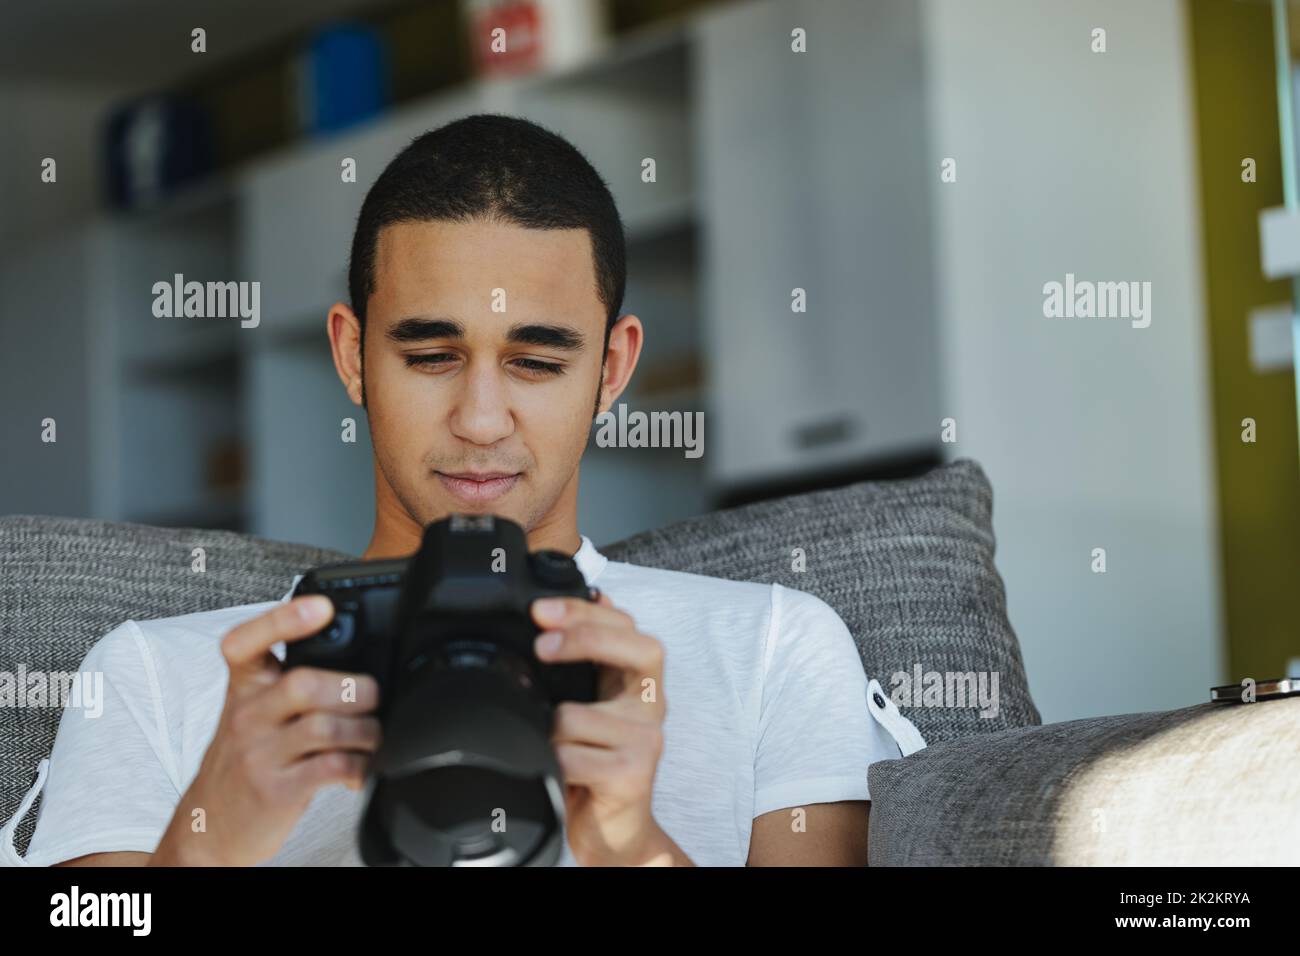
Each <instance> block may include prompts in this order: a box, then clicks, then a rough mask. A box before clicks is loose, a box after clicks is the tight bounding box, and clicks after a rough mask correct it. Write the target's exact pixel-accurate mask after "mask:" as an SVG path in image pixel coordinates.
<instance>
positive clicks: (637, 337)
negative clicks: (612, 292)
mask: <svg viewBox="0 0 1300 956" xmlns="http://www.w3.org/2000/svg"><path fill="white" fill-rule="evenodd" d="M644 335H645V329H644V328H642V326H641V320H640V319H638V318H637V317H636V316H635V315H633V314H632V313H630V312H629V313H627V314H626V315H620V316H619V317H618V321H617V322H615V323H614V325H613V327H612V328H611V329H610V330H609V347H608V348H607V349H606V350H605V361H604V363H603V364H602V365H601V369H600V376H601V377H600V395H599V396H598V398H597V401H596V414H597V415H599V414H601V413H602V412H607V411H609V409H610V407H611V406H612V405H613V404H614V403H615V402H616V401H618V397H619V396H620V395H622V394H623V391H624V390H625V389H626V388H627V385H628V382H630V381H631V380H632V373H633V372H634V371H636V363H637V359H639V358H640V357H641V345H642V344H643V342H644Z"/></svg>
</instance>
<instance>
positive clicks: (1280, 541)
mask: <svg viewBox="0 0 1300 956" xmlns="http://www.w3.org/2000/svg"><path fill="white" fill-rule="evenodd" d="M1297 23H1300V4H1296V9H1290V8H1289V6H1288V4H1287V3H1286V2H1285V0H1276V2H1269V0H1141V2H1132V0H1074V2H1065V0H732V2H707V0H694V2H692V0H532V2H521V0H509V2H497V0H401V2H365V0H278V2H276V3H274V4H267V3H262V2H253V0H221V2H217V0H189V2H187V3H185V4H177V3H172V2H166V0H116V2H114V3H113V4H111V5H109V4H85V3H81V2H77V0H42V2H39V3H34V2H33V3H6V4H5V5H4V9H3V12H2V13H0V130H2V131H3V148H0V182H3V184H4V188H3V192H2V193H0V345H2V346H3V347H2V348H0V403H2V405H3V415H2V416H0V448H2V449H3V451H2V452H0V455H2V456H3V457H2V462H0V511H3V512H4V513H40V514H63V515H74V516H89V517H98V518H106V519H111V520H118V521H132V522H145V523H151V524H160V525H176V526H196V527H204V528H230V529H236V530H241V531H247V532H252V533H255V534H258V535H263V536H266V537H271V538H280V539H286V540H292V541H298V542H307V543H312V544H318V545H324V546H330V547H335V548H340V549H342V550H345V551H348V552H351V553H359V552H360V551H361V550H362V549H363V548H364V547H365V544H366V542H367V540H368V537H369V534H370V530H371V526H372V522H373V478H372V466H371V458H370V448H369V445H368V443H367V438H366V435H365V418H364V414H360V410H359V409H357V408H356V407H354V406H352V405H351V404H350V403H349V402H348V401H347V399H346V396H345V394H344V392H343V389H342V387H341V386H340V384H339V382H338V381H337V379H336V376H335V373H334V370H333V367H332V365H331V362H330V360H329V350H328V343H327V340H326V337H325V324H324V323H325V309H326V308H327V307H328V306H329V304H330V303H331V302H333V301H334V300H335V299H338V298H344V299H346V282H345V276H346V266H347V255H348V247H349V244H350V240H351V233H352V226H353V223H354V220H355V216H356V213H357V210H358V209H359V207H360V204H361V201H362V199H363V197H364V194H365V190H366V189H367V188H368V186H369V184H370V183H371V182H372V181H373V180H374V178H375V177H376V176H377V175H378V174H379V172H380V171H381V170H382V168H383V166H384V164H385V163H386V162H387V161H388V160H389V159H390V158H391V157H392V156H393V155H394V154H395V153H396V152H397V151H398V150H399V149H400V148H401V147H402V146H404V145H405V144H406V143H407V142H408V141H409V140H410V139H411V138H412V137H414V136H416V135H418V134H419V133H421V132H423V131H425V130H427V129H430V128H433V127H435V126H437V125H440V124H442V123H444V122H447V121H449V120H451V119H454V118H457V117H459V116H462V115H465V114H467V113H472V112H480V111H494V112H504V113H511V114H516V115H522V116H527V117H529V118H532V119H534V120H536V121H538V122H540V123H543V124H544V125H547V126H549V127H551V128H552V129H555V130H556V131H558V132H560V133H562V134H563V135H564V136H566V137H568V138H569V139H570V140H571V141H572V142H574V143H575V144H576V145H577V146H578V147H579V148H580V149H582V150H583V151H584V152H585V153H586V155H587V156H588V158H589V159H591V161H592V162H593V163H594V165H595V166H596V167H597V168H598V169H599V171H600V172H601V174H602V175H603V176H604V177H605V179H606V180H607V181H608V182H609V183H610V186H611V188H612V190H613V192H614V194H615V198H616V200H617V201H618V203H619V206H620V210H621V212H622V214H623V217H624V220H625V223H626V227H627V237H628V243H629V246H628V249H629V284H628V293H627V299H626V302H625V310H626V311H630V312H635V313H637V314H638V315H640V316H641V317H642V319H643V321H644V322H645V324H646V328H647V333H648V340H647V346H646V351H645V354H644V356H643V359H642V365H641V368H640V369H639V371H638V374H637V378H636V380H635V381H634V383H633V387H632V390H631V392H630V393H629V394H628V396H626V398H625V401H626V402H627V403H628V405H629V407H630V408H633V409H636V408H644V409H648V410H674V409H675V410H681V411H695V410H699V411H703V412H704V413H705V445H704V448H705V452H704V455H703V457H701V458H697V459H688V458H686V457H685V456H684V454H683V452H682V450H681V449H637V450H629V449H617V450H615V449H606V448H600V447H598V446H596V444H595V442H594V441H593V442H592V446H591V448H590V450H589V452H588V454H587V457H586V458H585V459H584V463H583V472H582V474H583V480H582V511H581V516H580V529H581V530H582V531H583V532H585V533H586V534H588V535H589V536H590V537H591V538H592V539H593V540H594V541H595V542H596V544H597V545H598V546H599V545H601V544H606V543H610V542H612V541H615V540H618V539H619V538H622V537H625V536H627V535H629V534H632V533H634V532H637V531H640V530H643V529H647V528H653V527H657V526H660V525H663V524H667V523H669V522H671V521H674V520H676V519H679V518H682V517H686V516H689V515H692V514H697V513H700V512H704V511H707V510H710V509H714V508H719V507H726V506H729V505H733V504H737V503H741V502H746V501H753V500H759V499H762V498H766V497H771V496H774V495H780V494H786V493H790V492H793V491H800V490H805V489H811V488H818V487H831V486H834V485H837V484H843V483H846V482H848V481H855V480H862V479H867V478H888V477H899V476H905V475H910V474H917V473H920V472H923V471H925V470H927V469H928V468H931V467H933V466H934V465H936V464H938V463H940V462H944V461H949V460H952V459H954V458H959V457H969V458H973V459H975V460H976V461H978V462H979V463H980V464H981V465H982V466H983V468H984V469H985V471H986V472H987V474H988V475H989V477H990V479H991V481H992V484H993V487H994V493H995V498H994V527H995V531H996V534H997V542H998V551H997V563H998V567H999V570H1000V572H1001V573H1002V576H1003V578H1004V580H1005V582H1006V586H1007V594H1008V604H1009V612H1010V618H1011V622H1012V624H1013V626H1014V627H1015V630H1016V632H1017V634H1018V635H1019V638H1020V641H1021V646H1022V648H1023V652H1024V656H1025V662H1026V667H1027V670H1028V674H1029V679H1030V684H1031V690H1032V692H1033V695H1034V698H1035V700H1036V701H1037V702H1038V705H1039V707H1040V709H1041V711H1042V713H1043V718H1044V720H1046V721H1056V720H1062V719H1069V718H1073V717H1082V716H1086V715H1093V714H1103V713H1120V712H1131V711H1139V710H1161V709H1166V708H1173V707H1178V706H1183V705H1185V704H1188V703H1192V702H1195V701H1199V700H1204V699H1205V698H1206V696H1207V693H1208V691H1207V688H1208V687H1209V686H1210V685H1211V684H1216V683H1225V682H1229V681H1232V682H1235V681H1237V680H1239V679H1240V678H1241V677H1243V676H1253V677H1255V678H1265V677H1273V676H1278V675H1280V674H1283V673H1284V672H1289V673H1291V674H1297V673H1298V672H1300V631H1298V629H1297V624H1296V622H1297V619H1300V613H1298V612H1300V608H1297V606H1296V598H1295V593H1296V587H1295V584H1296V574H1297V571H1298V570H1300V473H1298V470H1297V464H1298V462H1300V450H1298V448H1297V423H1296V387H1295V376H1294V371H1293V368H1294V361H1293V354H1294V352H1293V342H1292V332H1293V322H1294V320H1293V316H1294V314H1295V312H1294V308H1293V295H1292V291H1293V290H1292V285H1291V279H1290V278H1289V276H1291V275H1293V274H1294V273H1296V272H1300V239H1297V238H1296V237H1300V225H1297V222H1296V214H1295V210H1296V208H1297V201H1296V195H1295V192H1296V187H1295V183H1296V175H1295V170H1296V158H1295V148H1294V132H1293V127H1294V123H1293V121H1292V119H1291V117H1292V116H1293V115H1294V109H1295V106H1294V100H1295V98H1294V96H1293V94H1292V89H1293V87H1294V85H1295V81H1294V79H1293V78H1294V77H1295V76H1296V74H1295V72H1294V71H1293V69H1292V66H1291V61H1290V50H1291V45H1292V41H1291V30H1292V29H1293V28H1294V27H1295V25H1296V24H1297ZM494 28H500V29H502V30H503V31H504V33H503V34H498V36H504V37H505V43H506V48H505V50H504V51H502V50H501V49H499V48H498V49H496V50H493V48H492V41H493V32H492V31H493V29H494ZM796 30H803V31H805V33H804V36H805V37H806V52H802V53H796V52H795V50H794V49H792V46H794V47H797V46H798V44H799V42H800V39H799V37H798V36H797V35H795V34H793V33H792V31H796ZM1298 48H1300V45H1298ZM1283 143H1285V144H1286V146H1285V149H1284V148H1283V146H1282V144H1283ZM647 157H651V158H653V159H654V160H655V170H656V175H655V181H654V182H653V183H646V182H643V180H642V175H641V174H642V168H643V165H642V163H643V160H644V159H645V158H647ZM348 160H351V161H353V162H354V164H355V170H356V176H355V179H356V181H355V182H347V181H345V178H344V176H343V175H342V171H343V170H344V168H345V166H346V165H347V161H348ZM1269 210H1280V211H1279V212H1272V213H1269V216H1271V217H1272V219H1270V220H1269V221H1270V222H1271V223H1272V224H1273V225H1272V226H1271V227H1270V228H1274V229H1275V234H1276V247H1275V248H1273V249H1262V248H1261V240H1260V235H1261V232H1260V229H1261V227H1260V222H1261V214H1262V213H1265V212H1266V211H1269ZM1265 218H1268V217H1265ZM1270 235H1272V234H1270ZM1269 256H1271V258H1272V259H1273V260H1275V261H1274V262H1273V264H1272V265H1271V266H1270V270H1269V273H1268V275H1267V276H1266V273H1265V270H1264V268H1263V266H1262V261H1263V258H1266V257H1269ZM1288 257H1290V258H1288ZM1290 259H1295V260H1297V261H1296V263H1295V265H1294V267H1292V266H1291V265H1290V264H1289V263H1290ZM176 273H181V274H183V275H184V276H185V279H186V280H187V281H190V280H198V281H204V282H206V281H251V280H256V281H258V282H260V284H261V300H260V307H261V318H260V324H259V325H258V327H257V328H243V327H241V324H240V323H239V321H237V320H232V319H219V318H207V319H198V318H190V319H158V318H155V317H154V316H153V315H152V311H151V309H152V303H153V299H154V294H153V291H152V288H153V285H154V283H155V282H158V281H171V279H172V277H173V275H174V274H176ZM1067 274H1073V275H1074V276H1076V277H1077V278H1078V279H1080V280H1089V281H1098V282H1100V281H1114V282H1130V281H1135V282H1139V283H1141V282H1149V283H1151V302H1150V305H1151V324H1150V326H1149V327H1148V328H1143V329H1138V328H1133V327H1132V325H1131V323H1130V322H1129V321H1128V320H1126V319H1049V318H1046V317H1045V316H1044V311H1043V304H1044V285H1045V283H1049V282H1065V281H1066V276H1067ZM1269 276H1272V278H1270V277H1269ZM796 288H802V289H805V290H807V302H806V311H802V312H796V311H792V308H791V295H792V290H794V289H796ZM1298 327H1300V326H1298ZM347 417H353V418H356V419H357V425H358V440H357V442H356V443H345V442H343V441H340V432H341V422H342V421H343V419H345V418H347ZM47 419H53V420H54V422H55V424H56V428H57V441H56V442H48V441H42V440H41V436H42V433H43V431H45V430H46V428H47V426H46V424H45V422H46V420H47ZM1247 419H1249V420H1250V422H1251V424H1250V425H1247V423H1246V421H1245V420H1247ZM1095 548H1104V549H1105V550H1106V572H1105V573H1095V572H1094V570H1093V566H1094V553H1093V551H1094V549H1095Z"/></svg>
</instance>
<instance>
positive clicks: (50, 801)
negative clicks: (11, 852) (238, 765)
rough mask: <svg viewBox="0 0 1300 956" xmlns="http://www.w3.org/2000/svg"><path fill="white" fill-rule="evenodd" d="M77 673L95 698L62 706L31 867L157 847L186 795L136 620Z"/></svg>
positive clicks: (100, 645) (104, 641) (106, 640)
mask: <svg viewBox="0 0 1300 956" xmlns="http://www.w3.org/2000/svg"><path fill="white" fill-rule="evenodd" d="M79 670H80V672H81V673H82V674H89V675H90V678H89V680H87V678H84V677H83V678H81V679H82V680H83V682H85V683H84V685H83V686H88V687H90V688H93V689H94V690H95V691H97V693H96V694H94V696H96V697H97V698H98V699H97V700H91V699H90V696H91V695H83V699H82V702H81V704H80V706H77V707H74V706H72V705H71V704H69V705H67V706H65V707H64V709H63V714H62V716H61V717H60V720H59V730H58V734H57V736H56V737H55V740H54V749H53V751H52V752H51V754H50V760H49V765H48V768H47V770H46V776H45V786H44V789H43V791H42V792H41V804H40V815H39V816H38V817H37V821H36V829H35V831H34V833H33V835H32V839H31V843H30V844H29V846H28V848H27V854H26V857H25V858H23V860H22V862H24V863H25V864H27V865H28V866H49V865H51V864H53V863H59V862H62V861H64V860H70V859H73V858H75V857H78V856H84V855H85V854H88V853H109V852H113V851H126V850H139V851H142V852H146V853H152V852H153V850H154V849H155V848H156V847H157V845H158V841H159V840H161V839H162V834H163V832H164V831H165V830H166V828H167V825H168V823H169V822H170V821H171V817H172V814H173V812H174V811H175V808H176V805H177V803H178V802H179V801H180V796H181V794H180V792H179V789H178V779H177V772H176V759H175V756H174V754H173V753H172V750H171V745H170V741H169V740H168V737H167V731H166V726H167V724H166V721H165V719H164V715H163V702H162V696H161V688H160V687H159V683H158V675H157V670H156V667H155V665H154V659H153V656H152V655H151V654H150V651H149V646H148V643H147V641H146V639H145V636H144V634H143V633H142V632H141V630H140V628H139V627H138V626H137V625H136V624H135V622H133V621H127V622H126V623H125V624H122V625H121V626H119V627H117V628H114V629H113V630H112V631H110V632H109V633H108V634H106V635H105V636H104V637H103V638H101V639H100V640H99V641H98V642H97V643H96V644H95V645H94V646H93V647H92V648H91V649H90V651H89V652H88V653H87V654H86V657H85V659H84V660H83V661H82V663H81V667H80V669H79ZM101 675H102V676H101ZM101 680H102V684H101V683H100V682H101ZM97 685H98V686H97Z"/></svg>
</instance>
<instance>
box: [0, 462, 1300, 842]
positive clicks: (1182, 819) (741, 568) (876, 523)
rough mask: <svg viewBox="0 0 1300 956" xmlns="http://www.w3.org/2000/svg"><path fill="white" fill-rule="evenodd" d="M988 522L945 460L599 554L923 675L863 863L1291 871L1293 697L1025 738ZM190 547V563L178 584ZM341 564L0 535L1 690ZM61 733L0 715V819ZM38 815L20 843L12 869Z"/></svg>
mask: <svg viewBox="0 0 1300 956" xmlns="http://www.w3.org/2000/svg"><path fill="white" fill-rule="evenodd" d="M992 506H993V496H992V489H991V488H990V486H989V483H988V480H987V478H986V477H985V475H984V473H983V471H982V470H981V469H980V467H979V466H978V465H977V464H976V463H974V462H972V461H969V460H959V461H956V462H953V463H952V464H949V465H946V466H943V467H941V468H937V469H935V470H934V471H932V472H930V473H929V474H927V475H924V476H922V477H919V478H912V479H906V480H901V481H882V482H862V483H858V484H854V485H849V486H846V487H843V488H838V489H834V490H830V491H821V492H814V493H810V494H803V495H795V496H790V497H787V498H782V499H778V500H774V501H765V502H760V503H758V504H752V505H747V506H744V507H740V508H734V509H730V510H727V511H721V512H715V513H711V514H708V515H703V516H700V517H697V518H693V519H690V520H687V521H683V522H680V523H678V524H675V525H672V526H671V527H668V528H664V529H661V530H656V531H651V532H646V533H644V534H640V535H637V536H635V537H633V538H630V539H628V540H625V541H622V542H619V543H617V544H613V545H608V546H605V547H602V549H601V550H602V551H603V552H604V553H605V554H607V555H608V556H609V557H610V558H611V559H614V560H620V561H631V562H634V563H639V564H646V565H653V566H658V567H666V568H674V569H679V570H685V571H692V572H695V573H699V574H710V575H716V576H719V577H726V578H733V579H737V580H750V581H762V582H773V581H775V582H779V583H781V584H783V585H787V586H790V587H795V588H799V589H801V590H805V591H809V592H812V593H813V594H816V595H818V596H819V597H821V598H822V599H823V600H825V601H826V602H827V603H828V604H830V605H831V606H832V607H833V608H835V609H836V611H838V612H839V614H840V616H841V617H842V618H843V619H844V620H845V623H846V624H847V625H848V627H849V629H850V631H851V632H852V633H853V635H854V637H855V639H856V641H857V644H858V650H859V653H860V655H861V658H862V662H863V666H864V668H865V669H866V671H867V673H868V674H869V675H870V676H874V677H876V678H877V679H878V680H879V681H880V683H881V684H882V685H883V687H884V688H885V689H886V691H889V690H891V688H893V687H895V686H896V684H899V683H900V681H898V680H896V679H895V677H894V675H901V674H907V675H909V677H912V676H921V677H922V682H921V683H922V687H924V688H927V693H925V694H918V697H917V699H914V700H913V701H911V702H910V703H909V702H907V701H901V702H900V708H901V710H902V712H903V714H904V716H906V717H908V719H910V720H911V721H912V723H913V724H915V725H916V727H917V728H918V729H919V730H920V732H921V733H922V735H923V736H924V737H925V740H926V742H927V744H928V746H927V747H926V748H925V749H922V750H920V751H918V752H916V753H913V754H911V755H910V756H908V757H905V758H902V759H899V760H892V761H882V762H880V763H876V764H874V765H872V766H871V767H870V768H869V770H868V768H863V772H864V773H869V783H870V788H871V794H872V814H871V838H870V847H871V864H872V865H893V864H905V865H915V864H966V865H978V864H1011V865H1046V864H1066V865H1071V864H1130V863H1140V864H1164V863H1172V864H1184V863H1188V864H1190V863H1197V864H1210V863H1224V862H1228V863H1291V864H1294V863H1296V862H1298V861H1300V771H1298V770H1297V763H1296V761H1295V759H1294V758H1295V757H1296V756H1297V755H1298V753H1300V699H1291V700H1283V701H1273V702H1261V703H1258V704H1254V705H1243V706H1229V707H1217V706H1215V707H1212V706H1211V705H1209V704H1208V703H1192V702H1189V706H1187V707H1185V708H1182V709H1180V710H1175V711H1170V712H1165V713H1146V714H1130V715H1124V716H1107V717H1096V718H1090V719H1086V720H1076V721H1069V722H1065V723H1059V724H1054V725H1049V726H1043V725H1042V724H1041V721H1040V718H1039V713H1038V710H1037V708H1036V707H1035V706H1034V702H1033V700H1032V699H1031V697H1030V694H1029V688H1028V684H1027V681H1026V679H1025V673H1024V667H1023V663H1022V661H1021V656H1020V650H1019V645H1018V644H1017V641H1016V638H1015V635H1014V633H1013V632H1012V629H1011V626H1010V624H1009V623H1008V621H1007V616H1006V601H1005V594H1004V591H1003V585H1002V581H1001V579H1000V577H999V576H998V573H997V570H996V568H995V566H994V560H993V558H994V540H993V532H992V522H991V519H992ZM200 547H201V548H203V549H204V553H205V560H206V569H205V570H204V571H203V572H202V573H196V572H195V571H194V570H192V561H193V553H194V551H193V549H195V548H200ZM346 557H348V556H347V555H343V554H340V553H337V552H333V551H327V550H323V549H320V548H314V547H308V546H305V545H297V544H288V543H284V542H276V541H268V540H265V539H261V538H257V537H253V536H249V535H239V534H234V533H231V532H226V531H207V530H202V529H191V528H181V529H176V528H155V527H148V526H143V525H131V524H120V523H112V522H104V521H96V520H88V519H77V518H58V517H45V516H31V515H16V516H8V517H4V518H0V673H2V672H8V673H16V672H17V671H18V670H19V668H20V667H22V668H23V669H25V670H26V671H27V672H29V673H30V672H32V671H46V672H48V671H74V670H76V668H77V665H78V664H79V662H80V660H81V658H82V656H83V655H84V654H85V652H86V651H87V649H88V648H89V647H90V646H91V644H93V643H94V642H95V641H96V640H97V639H98V638H99V637H100V636H102V635H103V634H105V633H107V632H108V631H109V630H111V629H112V628H113V627H115V626H116V625H118V624H119V623H121V622H122V621H124V620H126V619H128V618H135V619H137V620H142V619H146V618H151V617H167V616H172V615H177V614H185V613H189V612H192V611H199V610H205V609H210V608H217V607H225V606H230V605H236V604H245V603H251V602H256V601H267V600H274V599H277V598H279V597H280V596H281V595H282V594H283V593H284V591H285V590H286V589H287V588H288V586H289V582H290V581H291V580H292V577H293V575H294V574H296V573H298V572H299V571H302V570H303V569H305V568H307V567H310V566H312V565H315V564H321V563H325V562H329V561H336V560H342V559H344V558H346ZM930 675H935V676H933V677H932V676H930ZM993 675H996V677H997V684H996V687H997V694H996V698H995V699H996V705H995V706H991V705H990V699H989V698H987V697H986V699H985V700H984V701H983V702H982V704H981V702H980V701H978V700H976V699H974V695H973V694H972V695H971V696H969V697H966V696H965V695H964V693H960V692H964V691H965V690H972V689H974V688H976V687H979V686H983V687H984V689H985V690H986V691H988V690H991V688H992V686H994V685H992V684H991V681H992V678H993ZM981 680H983V681H984V683H983V685H980V683H979V682H980V681H981ZM940 685H943V687H947V688H948V692H947V693H940V691H941V690H942V687H941V686H940ZM929 689H933V690H934V694H933V695H931V694H930V693H929ZM58 719H59V711H58V709H57V708H56V707H43V708H41V707H28V708H15V707H0V821H4V820H8V819H9V818H10V817H11V816H12V815H13V813H14V812H15V810H16V809H17V807H18V804H19V802H20V800H21V799H22V796H23V794H24V793H25V792H26V791H27V789H28V787H29V785H30V783H31V781H32V779H33V775H34V772H35V770H36V767H37V765H38V764H39V762H40V760H41V759H42V758H43V757H45V756H46V755H47V754H48V753H49V750H50V747H51V744H52V742H53V739H54V734H55V731H56V729H57V726H58ZM35 815H36V814H35V810H34V809H33V811H32V812H30V813H28V814H27V817H26V819H25V820H24V822H23V824H22V825H21V826H20V828H19V830H18V833H17V840H16V843H17V847H18V849H19V851H20V852H22V851H24V850H25V848H26V844H27V841H28V840H29V839H30V836H31V830H32V825H33V823H34V819H35Z"/></svg>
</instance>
